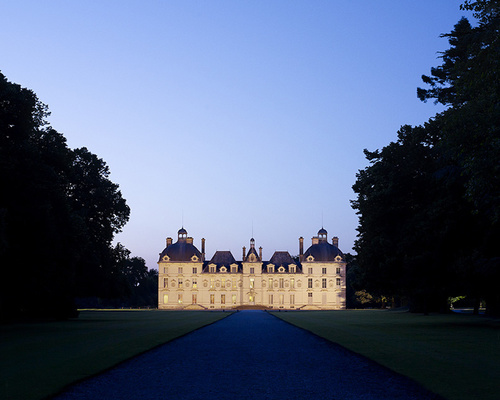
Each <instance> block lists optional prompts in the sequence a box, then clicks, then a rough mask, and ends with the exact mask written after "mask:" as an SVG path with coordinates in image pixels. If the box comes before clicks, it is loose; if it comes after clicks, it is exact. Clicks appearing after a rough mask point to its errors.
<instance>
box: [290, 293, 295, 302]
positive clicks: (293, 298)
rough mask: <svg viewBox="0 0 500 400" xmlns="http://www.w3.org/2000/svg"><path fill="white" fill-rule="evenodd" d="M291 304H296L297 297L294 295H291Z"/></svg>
mask: <svg viewBox="0 0 500 400" xmlns="http://www.w3.org/2000/svg"><path fill="white" fill-rule="evenodd" d="M290 304H295V295H294V294H291V295H290Z"/></svg>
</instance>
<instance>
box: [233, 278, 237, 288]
mask: <svg viewBox="0 0 500 400" xmlns="http://www.w3.org/2000/svg"><path fill="white" fill-rule="evenodd" d="M233 289H236V279H235V280H234V281H233Z"/></svg>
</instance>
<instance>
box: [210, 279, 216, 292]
mask: <svg viewBox="0 0 500 400" xmlns="http://www.w3.org/2000/svg"><path fill="white" fill-rule="evenodd" d="M214 287H215V278H210V289H213V288H214Z"/></svg>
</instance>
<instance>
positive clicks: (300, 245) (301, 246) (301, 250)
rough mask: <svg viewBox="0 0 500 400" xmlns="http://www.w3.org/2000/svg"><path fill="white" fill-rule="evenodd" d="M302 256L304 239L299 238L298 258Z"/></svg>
mask: <svg viewBox="0 0 500 400" xmlns="http://www.w3.org/2000/svg"><path fill="white" fill-rule="evenodd" d="M303 255H304V238H303V237H302V236H301V237H299V256H303Z"/></svg>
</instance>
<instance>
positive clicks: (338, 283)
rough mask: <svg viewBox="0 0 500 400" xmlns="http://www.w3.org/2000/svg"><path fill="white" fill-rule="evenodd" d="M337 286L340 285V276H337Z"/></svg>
mask: <svg viewBox="0 0 500 400" xmlns="http://www.w3.org/2000/svg"><path fill="white" fill-rule="evenodd" d="M337 286H340V278H337Z"/></svg>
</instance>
